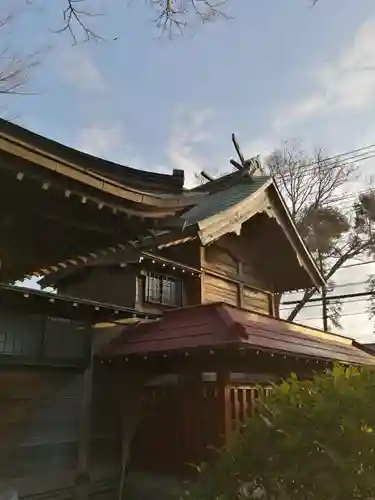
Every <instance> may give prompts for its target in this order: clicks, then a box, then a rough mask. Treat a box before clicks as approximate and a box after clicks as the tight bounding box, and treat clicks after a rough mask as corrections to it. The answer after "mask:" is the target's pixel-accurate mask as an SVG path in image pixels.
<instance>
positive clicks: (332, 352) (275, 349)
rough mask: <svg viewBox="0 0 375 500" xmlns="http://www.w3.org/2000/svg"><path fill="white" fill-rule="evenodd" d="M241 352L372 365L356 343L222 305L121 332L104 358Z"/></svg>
mask: <svg viewBox="0 0 375 500" xmlns="http://www.w3.org/2000/svg"><path fill="white" fill-rule="evenodd" d="M202 349H203V350H207V353H208V352H209V351H212V350H219V349H241V350H256V351H265V352H271V353H275V354H281V355H284V356H287V357H288V356H293V357H294V358H312V359H316V360H324V361H337V362H343V363H349V364H355V365H371V366H372V365H375V356H374V355H372V354H370V351H369V350H368V349H366V348H365V347H364V346H361V345H360V344H358V343H357V342H356V341H354V340H352V339H350V338H346V337H342V336H339V335H335V334H330V333H325V332H323V331H320V330H316V329H313V328H309V327H306V326H302V325H296V324H293V323H289V322H287V321H283V320H277V319H274V318H270V317H268V316H264V315H260V314H255V313H251V312H248V311H245V310H242V309H239V308H236V307H234V306H229V305H227V304H223V303H213V304H204V305H199V306H195V307H189V308H182V309H176V310H173V311H169V312H166V313H165V314H164V316H163V317H162V318H161V319H159V320H156V321H153V322H149V323H139V324H137V325H134V326H129V327H125V328H124V331H123V333H122V334H121V335H120V336H119V337H117V338H116V339H115V340H113V341H112V342H111V343H110V344H108V345H107V346H106V347H105V348H104V349H103V351H102V352H101V356H102V357H104V358H113V357H119V356H121V357H129V356H134V355H135V356H139V355H142V356H146V355H147V356H149V355H164V354H169V355H173V354H174V353H176V354H177V353H181V352H183V353H184V352H185V353H188V352H190V351H194V350H202Z"/></svg>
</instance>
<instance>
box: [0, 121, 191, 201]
mask: <svg viewBox="0 0 375 500" xmlns="http://www.w3.org/2000/svg"><path fill="white" fill-rule="evenodd" d="M12 146H13V149H12ZM0 150H5V151H9V152H12V153H13V154H15V155H17V156H21V157H23V156H24V155H27V153H29V154H31V153H37V154H39V155H40V156H43V157H45V158H49V159H50V160H52V159H55V160H60V161H63V162H67V163H69V164H70V165H71V166H73V167H75V168H76V169H77V170H83V171H86V172H88V173H91V174H97V175H100V176H103V177H106V178H108V179H110V180H112V181H115V182H118V183H119V184H123V185H126V186H129V187H132V188H136V189H141V190H142V189H143V190H147V191H151V192H155V193H157V192H164V193H168V194H171V193H181V192H182V189H183V185H184V172H183V170H174V171H173V174H172V175H169V174H161V173H157V172H151V171H143V170H138V169H135V168H131V167H127V166H124V165H119V164H117V163H114V162H111V161H108V160H103V159H101V158H97V157H95V156H92V155H89V154H87V153H83V152H82V151H77V150H75V149H73V148H70V147H68V146H65V145H63V144H60V143H58V142H56V141H53V140H51V139H48V138H47V137H43V136H41V135H38V134H36V133H34V132H31V131H30V130H27V129H25V128H23V127H20V126H19V125H16V124H14V123H12V122H9V121H7V120H4V119H1V118H0ZM32 158H33V157H32V156H30V157H29V159H32Z"/></svg>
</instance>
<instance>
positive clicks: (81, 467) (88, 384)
mask: <svg viewBox="0 0 375 500" xmlns="http://www.w3.org/2000/svg"><path fill="white" fill-rule="evenodd" d="M86 340H87V349H86V353H87V357H86V363H85V371H84V374H83V397H82V407H81V418H80V430H79V436H78V463H77V474H76V478H75V499H76V500H87V499H88V498H89V488H90V474H89V458H90V441H91V406H92V405H91V403H92V387H93V372H94V356H93V355H94V352H93V330H92V327H91V326H88V327H87V328H86Z"/></svg>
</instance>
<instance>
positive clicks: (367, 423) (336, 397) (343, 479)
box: [182, 367, 375, 500]
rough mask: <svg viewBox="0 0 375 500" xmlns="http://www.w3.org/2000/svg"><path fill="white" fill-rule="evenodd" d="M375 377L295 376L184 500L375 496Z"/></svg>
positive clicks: (341, 372) (343, 372) (342, 373)
mask: <svg viewBox="0 0 375 500" xmlns="http://www.w3.org/2000/svg"><path fill="white" fill-rule="evenodd" d="M374 395H375V374H374V373H372V372H371V371H369V370H362V371H359V370H357V369H354V368H346V369H345V368H342V367H337V368H335V369H334V370H333V372H332V373H329V374H322V375H317V376H315V378H314V379H313V380H311V381H298V380H297V377H296V376H295V375H292V376H291V377H290V379H289V380H287V381H284V382H283V383H282V384H281V385H279V386H278V387H276V388H275V389H274V391H273V393H272V395H271V396H269V397H268V398H267V399H264V398H262V400H261V401H260V403H259V411H258V414H257V415H256V416H255V417H253V418H251V419H249V420H248V422H247V424H246V426H245V427H244V429H243V430H242V432H241V433H238V434H237V435H235V436H234V439H233V440H232V442H231V443H230V445H228V446H227V448H226V449H223V450H222V451H221V452H220V453H219V456H218V459H217V461H216V463H215V464H214V465H212V466H207V467H205V468H203V471H202V473H201V475H200V477H199V480H198V481H197V482H196V483H195V484H194V485H192V487H191V488H190V489H189V490H188V491H186V492H185V494H184V495H183V496H182V498H183V499H184V500H240V499H242V500H245V499H250V498H258V499H267V500H271V499H272V500H294V499H295V500H314V499H319V500H346V499H351V500H352V499H363V500H364V499H373V498H374V495H375V474H374V472H373V471H374V468H375V433H374V429H375V397H374Z"/></svg>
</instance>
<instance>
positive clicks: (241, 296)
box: [237, 260, 244, 308]
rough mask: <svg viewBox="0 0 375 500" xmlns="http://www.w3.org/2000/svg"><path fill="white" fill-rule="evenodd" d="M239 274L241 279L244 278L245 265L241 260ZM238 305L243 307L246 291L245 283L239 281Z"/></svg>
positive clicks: (238, 265)
mask: <svg viewBox="0 0 375 500" xmlns="http://www.w3.org/2000/svg"><path fill="white" fill-rule="evenodd" d="M237 275H238V279H239V280H240V281H242V280H243V266H242V262H241V261H240V260H238V261H237ZM237 305H238V307H241V308H243V306H244V292H243V283H237Z"/></svg>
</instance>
